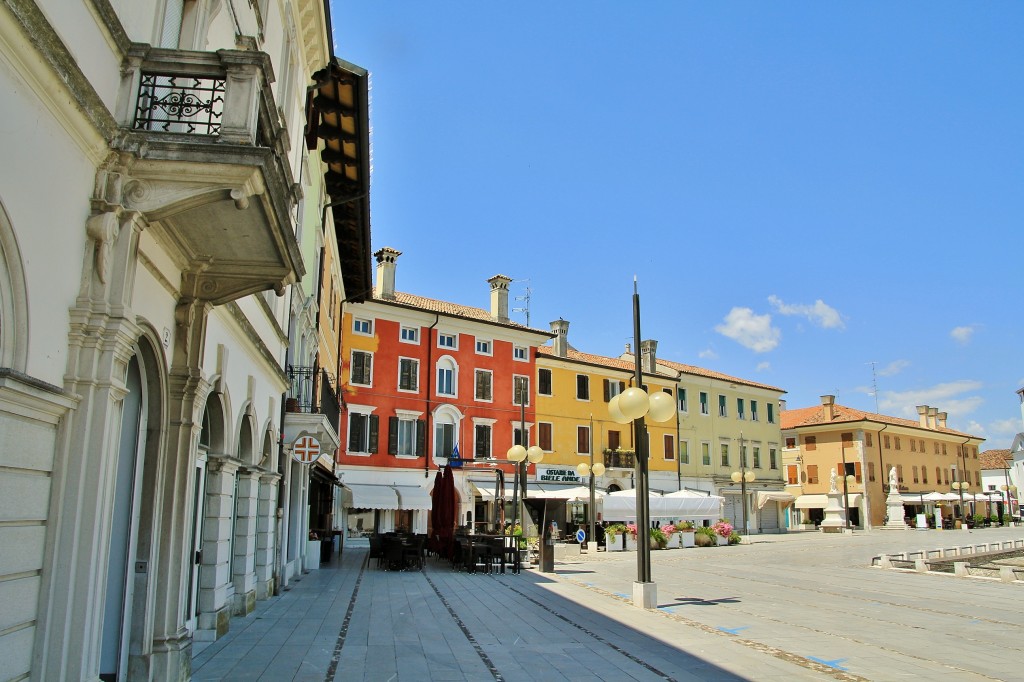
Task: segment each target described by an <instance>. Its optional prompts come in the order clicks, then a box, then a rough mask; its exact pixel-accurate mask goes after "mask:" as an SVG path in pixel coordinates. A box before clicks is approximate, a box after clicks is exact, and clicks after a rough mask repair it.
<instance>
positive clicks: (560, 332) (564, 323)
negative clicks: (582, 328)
mask: <svg viewBox="0 0 1024 682" xmlns="http://www.w3.org/2000/svg"><path fill="white" fill-rule="evenodd" d="M551 331H552V332H553V333H554V335H555V338H554V340H553V341H552V342H551V349H552V350H553V351H554V354H555V356H556V357H559V358H564V357H565V356H566V355H568V354H569V321H568V320H563V319H562V318H558V319H557V320H555V321H554V322H552V323H551Z"/></svg>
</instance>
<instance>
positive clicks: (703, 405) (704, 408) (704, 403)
mask: <svg viewBox="0 0 1024 682" xmlns="http://www.w3.org/2000/svg"><path fill="white" fill-rule="evenodd" d="M700 413H701V414H708V394H707V393H705V392H704V391H701V392H700Z"/></svg>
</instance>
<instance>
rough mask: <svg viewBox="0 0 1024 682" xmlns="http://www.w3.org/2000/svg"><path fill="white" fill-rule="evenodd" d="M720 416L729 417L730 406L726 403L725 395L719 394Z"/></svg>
mask: <svg viewBox="0 0 1024 682" xmlns="http://www.w3.org/2000/svg"><path fill="white" fill-rule="evenodd" d="M718 416H719V417H728V416H729V408H727V407H726V405H725V396H724V395H720V396H718Z"/></svg>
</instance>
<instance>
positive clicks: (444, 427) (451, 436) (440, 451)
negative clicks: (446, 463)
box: [434, 417, 462, 458]
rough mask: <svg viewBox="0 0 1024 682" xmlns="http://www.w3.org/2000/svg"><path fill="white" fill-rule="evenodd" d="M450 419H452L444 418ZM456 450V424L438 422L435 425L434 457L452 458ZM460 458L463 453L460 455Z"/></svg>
mask: <svg viewBox="0 0 1024 682" xmlns="http://www.w3.org/2000/svg"><path fill="white" fill-rule="evenodd" d="M444 418H449V419H450V417H444ZM454 450H455V424H453V423H450V422H447V421H445V422H437V423H435V424H434V457H440V458H450V457H451V456H452V453H453V452H454ZM459 455H460V457H461V456H462V453H459Z"/></svg>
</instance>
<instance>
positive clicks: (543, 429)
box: [537, 423, 551, 452]
mask: <svg viewBox="0 0 1024 682" xmlns="http://www.w3.org/2000/svg"><path fill="white" fill-rule="evenodd" d="M537 429H538V430H537V440H538V441H539V442H538V443H537V444H538V445H539V446H540V449H541V450H547V451H549V452H550V450H551V424H547V423H542V424H539V425H538V427H537Z"/></svg>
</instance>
